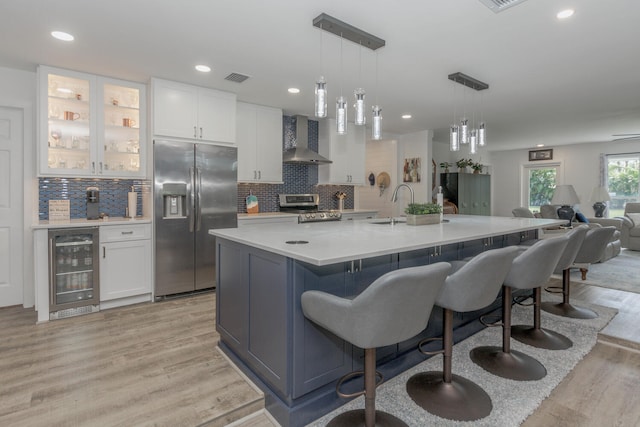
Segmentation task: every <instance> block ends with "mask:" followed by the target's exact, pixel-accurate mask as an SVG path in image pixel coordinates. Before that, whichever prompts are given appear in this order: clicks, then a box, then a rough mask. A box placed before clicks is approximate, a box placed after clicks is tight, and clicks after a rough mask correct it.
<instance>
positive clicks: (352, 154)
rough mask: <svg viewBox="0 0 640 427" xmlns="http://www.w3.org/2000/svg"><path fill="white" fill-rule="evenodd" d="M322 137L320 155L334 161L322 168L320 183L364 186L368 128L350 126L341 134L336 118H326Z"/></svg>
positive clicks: (320, 135) (320, 136) (319, 170)
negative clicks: (337, 130)
mask: <svg viewBox="0 0 640 427" xmlns="http://www.w3.org/2000/svg"><path fill="white" fill-rule="evenodd" d="M318 137H319V140H318V152H319V153H320V154H321V155H323V156H324V157H326V158H328V159H329V160H331V161H332V162H333V163H330V164H325V165H319V166H318V184H337V185H364V183H365V176H364V169H365V167H364V166H365V127H364V126H355V125H353V124H351V123H350V124H349V127H348V129H347V134H346V135H338V133H337V132H336V122H335V119H325V120H324V121H322V122H320V126H319V135H318Z"/></svg>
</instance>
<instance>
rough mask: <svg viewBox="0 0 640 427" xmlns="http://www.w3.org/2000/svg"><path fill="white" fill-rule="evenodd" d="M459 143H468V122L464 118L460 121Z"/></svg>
mask: <svg viewBox="0 0 640 427" xmlns="http://www.w3.org/2000/svg"><path fill="white" fill-rule="evenodd" d="M460 143H461V144H468V143H469V120H467V119H464V118H463V119H462V120H460Z"/></svg>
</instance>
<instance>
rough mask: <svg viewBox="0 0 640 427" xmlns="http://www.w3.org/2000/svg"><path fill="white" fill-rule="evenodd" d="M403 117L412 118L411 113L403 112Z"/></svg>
mask: <svg viewBox="0 0 640 427" xmlns="http://www.w3.org/2000/svg"><path fill="white" fill-rule="evenodd" d="M402 118H403V119H410V118H411V114H403V115H402Z"/></svg>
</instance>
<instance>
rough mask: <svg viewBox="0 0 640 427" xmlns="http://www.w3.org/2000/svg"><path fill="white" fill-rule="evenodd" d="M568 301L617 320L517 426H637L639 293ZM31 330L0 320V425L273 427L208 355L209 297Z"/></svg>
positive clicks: (218, 359)
mask: <svg viewBox="0 0 640 427" xmlns="http://www.w3.org/2000/svg"><path fill="white" fill-rule="evenodd" d="M572 298H574V300H575V301H577V300H579V299H581V300H584V301H588V302H594V303H597V304H601V305H606V306H609V307H614V308H617V309H618V310H619V314H618V315H617V316H616V317H615V318H614V319H613V320H612V321H611V322H610V323H609V325H608V326H607V327H605V328H604V329H603V331H602V332H601V336H600V341H601V342H600V343H598V344H597V345H596V347H595V348H594V349H593V351H592V352H591V353H590V354H589V355H587V356H586V357H585V359H584V360H583V361H581V362H580V363H579V364H578V366H577V367H576V368H575V369H574V370H573V371H572V372H571V374H570V375H569V376H567V378H565V379H564V381H563V382H562V383H561V384H560V385H559V386H558V387H557V388H556V389H555V390H554V392H553V393H552V394H551V396H550V397H549V398H548V399H546V400H545V401H544V402H543V404H542V405H541V406H540V407H539V408H538V409H537V410H536V412H535V413H534V414H532V415H531V416H530V417H529V418H528V419H527V420H526V421H525V423H524V424H523V426H524V427H542V426H544V427H547V426H580V427H583V426H594V427H595V426H598V427H600V426H614V425H615V426H622V427H625V426H629V427H631V426H637V425H639V423H640V421H639V420H640V327H638V325H640V294H634V293H626V292H621V291H616V290H610V289H604V288H598V287H595V286H584V285H581V284H579V283H574V284H573V285H572ZM35 321H36V315H35V313H34V312H33V310H26V309H22V308H19V307H10V308H4V309H0V426H5V425H6V426H28V427H39V426H74V427H75V426H92V427H93V426H185V427H191V426H193V427H195V426H202V425H206V426H224V425H228V424H231V423H233V424H232V425H234V426H238V427H239V426H242V427H271V426H274V425H275V424H274V423H273V422H272V421H271V420H270V419H269V417H267V416H265V415H264V414H261V413H260V412H259V411H260V410H261V408H263V406H264V403H263V398H262V394H261V393H260V392H259V391H257V390H256V389H255V388H253V387H252V386H251V385H249V384H248V383H247V382H246V381H244V379H243V377H242V375H240V374H239V373H238V372H237V371H236V370H235V369H234V368H233V367H232V366H231V365H230V364H229V362H228V361H227V360H226V359H225V358H224V357H223V356H222V355H221V354H220V352H219V351H218V350H217V349H216V343H217V341H218V335H217V334H216V332H215V326H214V325H215V294H205V295H199V296H195V297H191V298H185V299H177V300H173V301H165V302H161V303H155V304H141V305H137V306H131V307H124V308H117V309H112V310H105V311H102V312H100V313H95V314H90V315H85V316H79V317H75V318H70V319H63V320H58V321H53V322H49V323H46V324H40V325H36V324H35ZM619 344H622V345H624V346H626V347H620V346H619ZM256 412H257V413H256ZM252 413H255V414H254V415H253V416H250V417H246V416H248V415H249V414H252Z"/></svg>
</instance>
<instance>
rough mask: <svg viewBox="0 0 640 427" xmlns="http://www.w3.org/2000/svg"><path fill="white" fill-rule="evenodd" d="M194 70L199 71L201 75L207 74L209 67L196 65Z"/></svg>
mask: <svg viewBox="0 0 640 427" xmlns="http://www.w3.org/2000/svg"><path fill="white" fill-rule="evenodd" d="M196 70H198V71H200V72H201V73H208V72H209V71H211V67H209V66H207V65H196Z"/></svg>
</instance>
